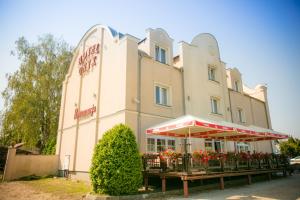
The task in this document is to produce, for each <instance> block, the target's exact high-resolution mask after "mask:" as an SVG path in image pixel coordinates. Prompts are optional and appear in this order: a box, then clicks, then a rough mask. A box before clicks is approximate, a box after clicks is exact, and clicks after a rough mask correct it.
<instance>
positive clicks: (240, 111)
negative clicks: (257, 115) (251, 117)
mask: <svg viewBox="0 0 300 200" xmlns="http://www.w3.org/2000/svg"><path fill="white" fill-rule="evenodd" d="M237 117H238V120H239V122H240V123H246V117H245V112H244V109H242V108H237Z"/></svg>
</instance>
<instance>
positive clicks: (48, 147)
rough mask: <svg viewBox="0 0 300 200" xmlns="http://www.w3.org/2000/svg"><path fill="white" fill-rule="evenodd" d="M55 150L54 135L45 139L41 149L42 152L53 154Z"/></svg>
mask: <svg viewBox="0 0 300 200" xmlns="http://www.w3.org/2000/svg"><path fill="white" fill-rule="evenodd" d="M55 150H56V137H52V138H50V139H48V140H47V142H46V144H45V146H44V148H43V150H42V154H46V155H53V154H55Z"/></svg>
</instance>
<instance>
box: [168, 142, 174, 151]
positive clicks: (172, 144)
mask: <svg viewBox="0 0 300 200" xmlns="http://www.w3.org/2000/svg"><path fill="white" fill-rule="evenodd" d="M168 149H173V150H175V140H168Z"/></svg>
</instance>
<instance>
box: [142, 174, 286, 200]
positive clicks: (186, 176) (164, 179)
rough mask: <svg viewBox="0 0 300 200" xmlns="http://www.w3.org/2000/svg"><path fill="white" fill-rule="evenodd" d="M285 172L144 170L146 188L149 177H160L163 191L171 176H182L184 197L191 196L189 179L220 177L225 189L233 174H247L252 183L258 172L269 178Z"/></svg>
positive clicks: (221, 184) (221, 186)
mask: <svg viewBox="0 0 300 200" xmlns="http://www.w3.org/2000/svg"><path fill="white" fill-rule="evenodd" d="M276 172H283V176H286V173H287V169H286V168H276V169H255V170H239V171H229V172H210V173H206V172H205V171H194V172H189V173H186V172H161V171H159V170H147V171H144V172H143V174H144V184H145V188H146V190H147V189H148V178H149V177H160V179H161V186H162V192H165V191H166V182H167V179H169V178H180V179H181V180H182V182H183V192H184V197H188V196H189V189H188V181H191V180H203V179H212V178H219V180H220V189H221V190H223V189H224V177H233V176H245V177H246V180H247V183H248V184H251V175H256V174H266V177H267V178H268V180H271V179H272V173H276Z"/></svg>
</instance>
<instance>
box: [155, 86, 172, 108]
mask: <svg viewBox="0 0 300 200" xmlns="http://www.w3.org/2000/svg"><path fill="white" fill-rule="evenodd" d="M169 96H170V95H169V88H168V87H162V86H158V85H156V86H155V103H156V104H160V105H164V106H169V105H170V103H169V102H170V97H169Z"/></svg>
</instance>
